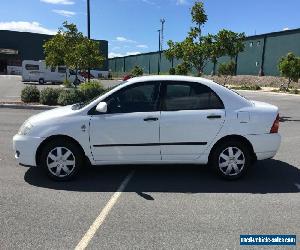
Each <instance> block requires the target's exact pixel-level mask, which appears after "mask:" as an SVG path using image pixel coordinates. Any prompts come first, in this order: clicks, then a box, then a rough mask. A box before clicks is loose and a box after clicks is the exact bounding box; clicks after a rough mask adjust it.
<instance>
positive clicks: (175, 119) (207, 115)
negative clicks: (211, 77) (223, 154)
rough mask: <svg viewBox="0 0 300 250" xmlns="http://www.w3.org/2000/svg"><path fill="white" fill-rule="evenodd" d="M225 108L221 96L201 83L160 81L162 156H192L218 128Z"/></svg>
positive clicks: (183, 158)
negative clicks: (161, 82) (161, 83)
mask: <svg viewBox="0 0 300 250" xmlns="http://www.w3.org/2000/svg"><path fill="white" fill-rule="evenodd" d="M224 118H225V110H224V106H223V103H222V101H221V100H220V98H219V97H218V96H217V95H216V94H215V93H214V92H213V91H212V90H211V89H210V88H209V87H207V86H205V85H202V84H200V83H192V82H177V81H173V82H172V81H168V82H164V83H163V85H162V112H161V117H160V142H161V154H162V160H167V161H170V160H171V161H172V160H174V161H176V160H179V161H180V160H183V161H184V160H194V159H196V158H198V157H199V156H200V155H201V153H203V151H204V150H205V148H206V147H207V146H208V145H209V144H210V143H211V142H212V140H213V139H214V138H215V136H216V135H217V134H218V132H219V131H220V129H221V127H222V125H223V123H224Z"/></svg>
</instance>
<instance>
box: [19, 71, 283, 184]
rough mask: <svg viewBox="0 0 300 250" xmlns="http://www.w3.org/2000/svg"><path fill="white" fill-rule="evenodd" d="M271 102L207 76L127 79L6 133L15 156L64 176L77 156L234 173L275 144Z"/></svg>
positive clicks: (268, 154)
mask: <svg viewBox="0 0 300 250" xmlns="http://www.w3.org/2000/svg"><path fill="white" fill-rule="evenodd" d="M278 128H279V115H278V108H277V107H276V106H273V105H270V104H267V103H262V102H257V101H251V100H247V99H246V98H244V97H242V96H240V95H238V94H237V93H235V92H233V91H232V90H229V89H227V88H225V87H223V86H221V85H219V84H217V83H215V82H213V81H211V80H206V79H203V78H197V77H186V76H147V77H136V78H132V79H130V80H128V81H126V82H124V83H122V84H120V85H118V86H117V87H115V88H113V89H112V90H111V91H109V92H107V93H105V94H104V95H102V96H100V97H99V98H97V99H96V100H93V101H91V102H89V103H81V104H75V105H71V106H66V107H62V108H57V109H53V110H50V111H46V112H43V113H40V114H37V115H35V116H33V117H31V118H29V119H28V120H27V121H26V122H24V124H23V125H22V126H21V128H20V130H19V132H18V134H17V135H15V136H14V138H13V148H14V152H15V157H16V159H17V160H18V161H19V162H20V163H21V164H24V165H31V166H39V167H42V168H43V169H44V170H45V171H46V172H47V173H48V174H49V176H50V177H52V178H53V179H56V180H66V179H70V178H72V177H73V176H75V175H76V174H77V173H78V171H79V169H80V167H82V166H83V165H85V164H84V162H85V161H86V160H88V161H89V162H90V163H91V164H92V165H103V164H139V165H141V164H199V165H202V164H208V166H209V167H212V168H213V169H214V170H215V171H216V172H217V173H218V174H219V175H221V176H222V177H224V178H227V179H237V178H239V177H241V176H242V175H244V174H245V173H246V172H247V170H248V169H249V167H250V165H251V164H252V163H253V162H254V161H256V160H263V159H268V158H272V157H273V156H274V155H275V154H276V152H277V150H278V148H279V145H280V140H281V138H280V135H279V134H278Z"/></svg>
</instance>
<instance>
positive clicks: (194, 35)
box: [165, 1, 245, 75]
mask: <svg viewBox="0 0 300 250" xmlns="http://www.w3.org/2000/svg"><path fill="white" fill-rule="evenodd" d="M191 16H192V21H193V23H194V24H195V26H194V27H191V28H190V31H189V33H188V36H187V37H186V38H185V40H184V41H182V42H173V41H171V40H170V41H168V45H169V49H168V50H167V51H166V53H165V54H166V57H167V59H169V60H171V59H173V58H177V59H182V61H183V63H185V65H188V69H189V70H190V69H191V68H192V67H194V68H196V70H197V72H198V75H202V73H203V69H204V67H205V66H206V64H207V61H208V60H211V62H212V63H213V64H214V68H213V74H215V70H216V64H217V62H218V58H219V57H221V56H224V55H228V56H230V58H231V59H233V58H234V57H235V56H236V55H237V54H238V53H239V52H241V51H242V50H243V49H244V44H243V39H244V38H245V35H244V33H235V32H232V31H229V30H221V31H220V32H219V33H218V34H217V35H211V34H208V35H207V36H202V30H201V29H202V28H201V27H202V26H203V25H204V24H205V23H206V21H207V15H206V13H205V10H204V5H203V3H202V2H201V1H196V2H195V4H194V6H193V7H192V9H191Z"/></svg>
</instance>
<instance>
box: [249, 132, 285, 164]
mask: <svg viewBox="0 0 300 250" xmlns="http://www.w3.org/2000/svg"><path fill="white" fill-rule="evenodd" d="M246 138H247V139H248V140H249V141H250V142H251V144H252V146H253V150H254V153H255V154H256V157H257V160H264V159H269V158H272V157H274V156H275V154H276V153H277V151H278V149H279V146H280V142H281V136H280V134H278V133H274V134H262V135H247V136H246Z"/></svg>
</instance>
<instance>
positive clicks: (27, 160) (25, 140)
mask: <svg viewBox="0 0 300 250" xmlns="http://www.w3.org/2000/svg"><path fill="white" fill-rule="evenodd" d="M43 140H44V138H40V137H32V136H26V135H18V134H17V135H15V136H14V137H13V149H14V153H15V158H16V159H17V161H18V162H19V163H20V164H23V165H28V166H36V160H35V155H36V150H37V148H38V146H39V145H40V144H41V142H42V141H43Z"/></svg>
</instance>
